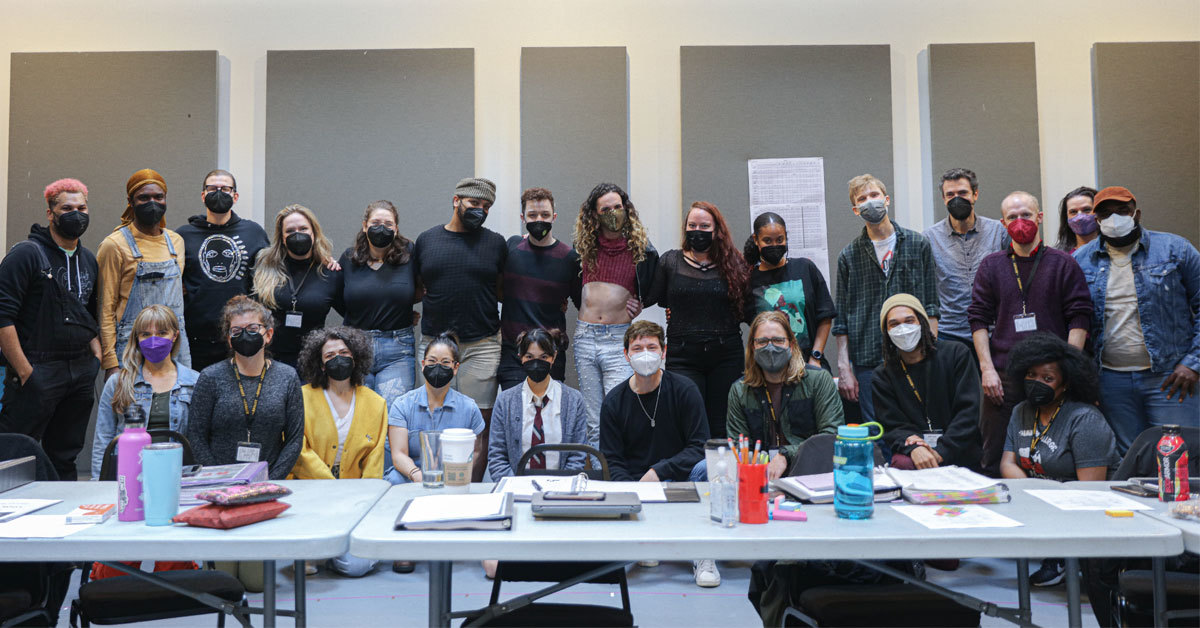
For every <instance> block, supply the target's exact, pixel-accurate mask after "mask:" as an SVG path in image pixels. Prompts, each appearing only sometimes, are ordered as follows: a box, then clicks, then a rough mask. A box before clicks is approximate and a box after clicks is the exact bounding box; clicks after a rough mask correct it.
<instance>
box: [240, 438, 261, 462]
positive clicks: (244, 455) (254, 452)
mask: <svg viewBox="0 0 1200 628" xmlns="http://www.w3.org/2000/svg"><path fill="white" fill-rule="evenodd" d="M261 451H262V445H260V444H258V443H248V442H245V441H242V442H240V443H238V444H237V461H238V462H258V458H259V453H260V452H261Z"/></svg>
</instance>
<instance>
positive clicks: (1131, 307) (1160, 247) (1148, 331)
mask: <svg viewBox="0 0 1200 628" xmlns="http://www.w3.org/2000/svg"><path fill="white" fill-rule="evenodd" d="M1095 201H1096V210H1095V212H1096V213H1095V216H1096V219H1097V221H1099V225H1100V237H1099V239H1098V240H1095V241H1093V242H1090V243H1088V244H1086V245H1084V246H1083V247H1082V248H1080V249H1079V250H1077V251H1075V260H1076V261H1078V262H1079V264H1080V266H1081V267H1082V268H1083V275H1084V277H1086V278H1087V283H1088V288H1089V289H1090V291H1091V296H1092V303H1093V304H1094V305H1095V310H1094V313H1093V315H1092V323H1091V329H1092V340H1093V347H1094V348H1095V355H1096V358H1097V359H1098V361H1099V363H1100V384H1101V386H1102V388H1103V390H1104V391H1105V395H1104V397H1103V398H1102V399H1101V400H1100V408H1101V409H1102V410H1103V411H1104V416H1105V418H1107V419H1108V422H1109V425H1111V426H1112V429H1113V432H1115V433H1116V435H1117V451H1119V452H1122V453H1124V452H1125V451H1126V450H1127V449H1128V448H1129V445H1130V443H1132V442H1133V439H1135V438H1137V435H1138V434H1140V433H1141V432H1142V431H1143V430H1145V429H1147V428H1149V427H1150V426H1155V425H1167V424H1176V425H1184V426H1192V427H1196V426H1200V390H1197V386H1196V384H1197V379H1198V376H1197V372H1198V371H1200V253H1197V251H1196V247H1194V246H1192V244H1191V243H1190V242H1188V241H1187V240H1186V239H1184V238H1182V237H1180V236H1177V235H1175V234H1171V233H1163V232H1161V231H1151V230H1149V229H1146V228H1145V227H1143V226H1142V225H1141V219H1142V210H1141V209H1139V208H1138V206H1137V199H1135V198H1134V196H1133V194H1132V193H1131V192H1130V191H1129V190H1127V189H1125V188H1123V187H1107V188H1104V189H1103V190H1100V192H1099V193H1097V194H1096V198H1095Z"/></svg>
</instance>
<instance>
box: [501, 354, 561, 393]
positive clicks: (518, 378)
mask: <svg viewBox="0 0 1200 628" xmlns="http://www.w3.org/2000/svg"><path fill="white" fill-rule="evenodd" d="M550 377H553V378H554V379H557V380H558V381H560V382H561V381H563V380H565V379H567V352H566V351H560V352H559V354H558V357H556V358H554V364H552V365H550ZM496 379H498V380H499V381H500V390H508V389H509V388H512V387H513V386H520V385H521V382H523V381H525V369H523V368H521V359H520V358H518V357H517V348H516V347H515V346H513V345H510V344H501V345H500V368H498V369H497V370H496Z"/></svg>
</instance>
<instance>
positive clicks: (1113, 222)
mask: <svg viewBox="0 0 1200 628" xmlns="http://www.w3.org/2000/svg"><path fill="white" fill-rule="evenodd" d="M1136 225H1137V223H1135V222H1134V221H1133V216H1127V215H1124V214H1111V215H1110V216H1109V217H1108V218H1105V219H1104V220H1101V221H1100V233H1103V234H1104V237H1106V238H1123V237H1125V236H1127V235H1129V232H1131V231H1133V228H1134V227H1135V226H1136Z"/></svg>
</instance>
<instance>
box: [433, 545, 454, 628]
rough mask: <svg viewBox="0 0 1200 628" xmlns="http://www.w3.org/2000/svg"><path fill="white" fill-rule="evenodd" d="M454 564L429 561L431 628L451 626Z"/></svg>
mask: <svg viewBox="0 0 1200 628" xmlns="http://www.w3.org/2000/svg"><path fill="white" fill-rule="evenodd" d="M453 572H454V563H452V562H450V561H448V560H432V561H429V626H430V628H449V626H450V618H449V614H450V576H451V575H452V574H453Z"/></svg>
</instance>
